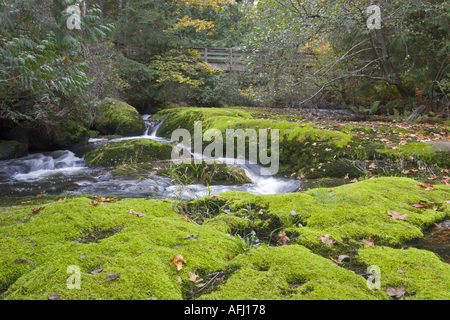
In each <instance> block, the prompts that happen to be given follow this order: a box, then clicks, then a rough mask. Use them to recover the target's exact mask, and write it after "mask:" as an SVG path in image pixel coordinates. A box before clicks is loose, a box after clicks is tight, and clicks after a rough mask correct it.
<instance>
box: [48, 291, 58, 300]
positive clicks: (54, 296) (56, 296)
mask: <svg viewBox="0 0 450 320" xmlns="http://www.w3.org/2000/svg"><path fill="white" fill-rule="evenodd" d="M58 297H59V294H57V293H56V294H52V295H50V296H48V300H56V299H58Z"/></svg>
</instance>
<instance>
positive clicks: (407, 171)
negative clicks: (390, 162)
mask: <svg viewBox="0 0 450 320" xmlns="http://www.w3.org/2000/svg"><path fill="white" fill-rule="evenodd" d="M402 173H403V174H410V173H411V170H402Z"/></svg>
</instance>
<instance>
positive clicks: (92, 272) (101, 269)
mask: <svg viewBox="0 0 450 320" xmlns="http://www.w3.org/2000/svg"><path fill="white" fill-rule="evenodd" d="M102 271H103V268H100V269H94V270H92V271H88V272H87V273H90V274H97V273H100V272H102Z"/></svg>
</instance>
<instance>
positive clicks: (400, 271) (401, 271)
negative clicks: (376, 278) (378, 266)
mask: <svg viewBox="0 0 450 320" xmlns="http://www.w3.org/2000/svg"><path fill="white" fill-rule="evenodd" d="M397 273H400V274H403V273H405V271H403V270H397Z"/></svg>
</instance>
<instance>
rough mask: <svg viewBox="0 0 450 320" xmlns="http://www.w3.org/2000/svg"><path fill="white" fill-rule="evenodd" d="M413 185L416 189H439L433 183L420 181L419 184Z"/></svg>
mask: <svg viewBox="0 0 450 320" xmlns="http://www.w3.org/2000/svg"><path fill="white" fill-rule="evenodd" d="M430 180H431V179H430ZM414 187H415V188H417V189H420V188H424V189H425V191H430V190H439V189H436V188H435V187H434V186H433V185H431V184H426V183H420V184H418V185H415V186H414Z"/></svg>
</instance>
